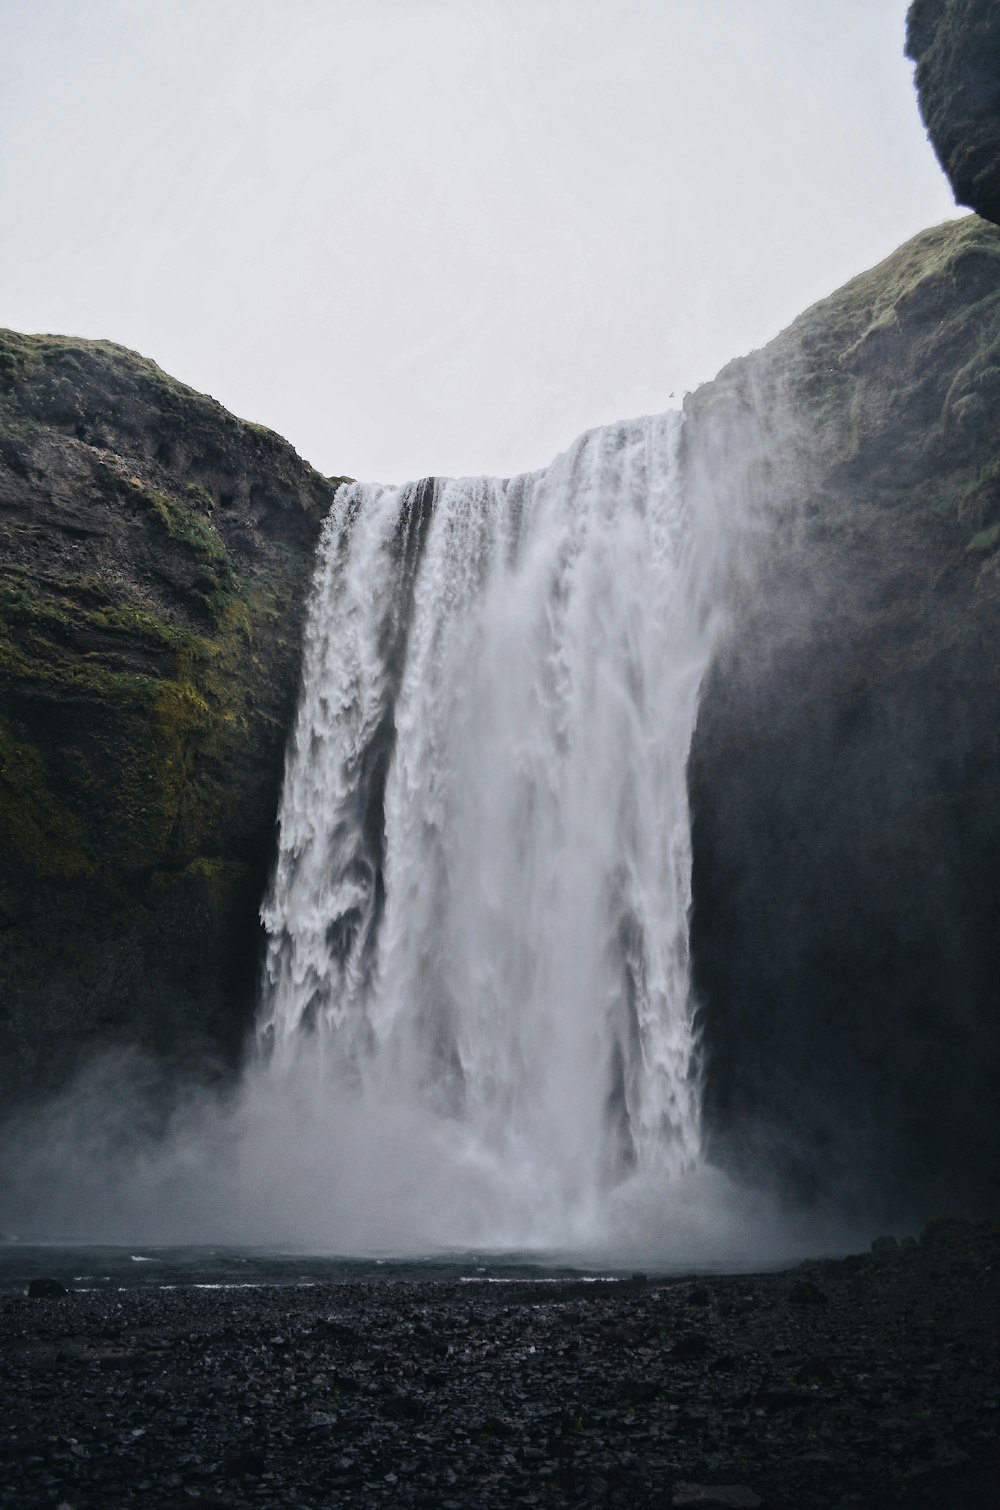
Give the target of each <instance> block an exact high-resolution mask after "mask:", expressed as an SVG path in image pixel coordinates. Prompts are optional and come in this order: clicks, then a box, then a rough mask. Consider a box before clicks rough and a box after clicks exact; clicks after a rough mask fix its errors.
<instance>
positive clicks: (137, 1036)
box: [0, 331, 335, 1099]
mask: <svg viewBox="0 0 1000 1510" xmlns="http://www.w3.org/2000/svg"><path fill="white" fill-rule="evenodd" d="M334 486H335V483H334V482H333V481H328V480H326V479H324V478H322V477H320V476H319V475H318V474H317V473H315V472H314V471H313V470H312V469H311V468H310V467H308V466H306V465H305V463H303V462H302V461H301V460H300V459H299V457H298V456H297V455H296V454H295V452H294V451H293V450H292V448H291V447H290V446H289V445H288V444H287V442H285V441H283V440H282V439H280V437H278V436H277V435H274V434H273V433H272V432H270V431H268V430H265V429H263V428H262V427H260V426H257V425H251V424H246V423H243V422H242V421H240V420H238V419H236V418H234V417H233V416H232V415H231V414H228V413H227V412H226V411H225V410H224V409H223V408H222V407H221V405H219V404H218V403H216V402H215V401H214V400H212V399H209V398H206V397H204V396H202V395H200V394H197V393H195V392H193V391H192V390H191V389H189V388H185V387H183V386H182V385H181V384H180V383H177V382H175V381H174V380H173V379H171V378H170V377H168V376H167V375H166V374H165V373H164V372H162V371H161V370H160V369H159V368H158V367H157V366H156V365H155V364H154V363H152V362H150V361H146V360H145V359H143V358H142V357H140V356H137V355H136V354H135V353H133V352H129V351H126V350H124V349H123V348H122V347H119V346H113V345H110V344H107V343H104V342H92V341H79V340H69V339H65V338H63V337H50V336H21V335H15V334H14V333H12V332H9V331H4V332H0V831H2V834H3V845H2V848H0V979H2V981H3V998H2V1005H0V1099H3V1098H6V1097H10V1096H12V1095H13V1096H15V1097H16V1095H17V1094H19V1093H20V1092H22V1091H24V1090H27V1089H29V1088H31V1089H37V1088H40V1087H42V1086H44V1085H46V1084H49V1083H54V1082H56V1081H58V1080H60V1079H61V1078H63V1077H64V1075H65V1074H66V1073H67V1072H68V1070H69V1069H70V1068H71V1067H72V1065H73V1064H74V1063H75V1062H76V1061H77V1060H78V1058H79V1057H80V1055H81V1053H83V1052H86V1051H87V1050H89V1049H92V1048H94V1047H97V1046H98V1045H100V1044H102V1043H104V1042H112V1041H113V1042H116V1043H122V1042H133V1043H135V1042H138V1043H140V1044H143V1045H145V1046H148V1047H149V1048H151V1049H153V1050H154V1051H169V1053H170V1054H171V1055H173V1056H177V1055H184V1054H186V1053H188V1052H191V1053H193V1054H195V1055H197V1056H198V1058H199V1059H204V1058H205V1056H206V1055H207V1056H208V1057H209V1058H211V1057H212V1056H215V1057H217V1058H220V1059H223V1060H224V1059H225V1058H226V1057H231V1056H233V1055H234V1054H235V1053H236V1051H237V1049H238V1046H239V1041H240V1038H241V1035H242V1034H243V1033H244V1032H245V1029H246V1024H247V1022H248V1020H249V1018H250V1014H251V1007H252V1000H253V993H254V986H255V972H256V968H257V958H258V950H257V943H258V939H257V933H258V923H257V907H258V905H259V899H260V896H261V893H262V890H263V887H264V884H265V879H266V874H267V870H268V866H269V864H270V859H271V849H272V840H273V825H274V818H275V812H276V806H277V798H278V791H279V787H280V780H281V769H282V759H283V750H284V744H285V739H286V734H287V730H288V727H289V722H290V718H291V714H292V712H293V709H294V703H295V696H296V688H297V682H298V674H299V670H298V668H299V643H300V634H301V628H302V617H303V610H304V603H305V597H306V591H307V585H308V580H309V575H310V569H311V562H312V552H313V547H314V544H315V541H316V538H317V535H318V532H319V528H320V525H321V522H322V519H323V517H324V515H325V513H326V510H327V508H328V506H329V501H330V498H331V496H332V493H333V489H334Z"/></svg>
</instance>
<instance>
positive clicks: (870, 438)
mask: <svg viewBox="0 0 1000 1510" xmlns="http://www.w3.org/2000/svg"><path fill="white" fill-rule="evenodd" d="M687 410H688V424H687V429H688V439H689V467H690V470H691V473H692V477H693V479H694V481H695V482H696V484H697V485H698V486H702V487H710V488H712V489H714V490H715V491H716V493H717V494H719V495H722V496H724V497H726V498H727V499H728V509H729V524H730V528H731V529H733V530H734V531H737V532H739V534H740V550H739V554H738V570H737V572H736V575H735V580H734V582H733V585H732V592H733V602H734V608H733V614H732V620H731V623H730V626H729V630H728V633H727V634H726V636H725V638H724V641H723V644H722V646H721V649H720V653H719V655H718V658H717V661H716V664H715V665H714V668H713V670H712V673H711V675H710V677H709V680H708V684H707V686H706V688H705V689H704V695H703V700H702V707H701V712H700V716H699V722H698V727H697V731H696V736H695V741H694V747H693V751H692V757H691V767H690V786H691V800H692V807H693V841H694V906H693V916H692V949H693V957H694V969H695V984H696V991H697V996H698V999H699V1002H700V1006H701V1022H702V1031H703V1041H704V1047H705V1055H706V1068H707V1081H706V1084H707V1104H706V1111H707V1117H708V1123H709V1128H710V1132H711V1135H712V1138H713V1142H714V1147H715V1149H716V1152H717V1154H718V1156H719V1157H721V1158H723V1159H725V1160H728V1161H730V1162H733V1163H736V1164H737V1165H743V1166H750V1167H760V1166H761V1165H762V1164H763V1166H764V1167H769V1168H772V1169H776V1170H777V1171H779V1172H780V1173H781V1174H782V1175H784V1176H786V1177H790V1178H791V1179H792V1180H793V1181H794V1183H795V1184H796V1185H797V1186H798V1188H799V1189H800V1190H802V1191H805V1192H808V1191H809V1190H810V1189H811V1188H814V1187H816V1188H819V1187H822V1188H823V1189H824V1190H829V1189H830V1188H831V1187H837V1188H839V1190H840V1191H841V1193H842V1194H844V1195H845V1196H849V1195H850V1193H851V1192H852V1190H856V1191H858V1192H861V1191H864V1192H865V1193H866V1195H868V1196H873V1195H874V1196H875V1198H876V1199H878V1198H880V1197H881V1198H883V1199H886V1200H888V1201H890V1202H891V1203H895V1206H896V1208H897V1209H899V1210H900V1211H901V1212H902V1213H903V1214H907V1213H912V1212H913V1211H918V1212H919V1211H921V1210H924V1211H926V1210H933V1209H954V1208H960V1207H965V1208H969V1209H974V1210H978V1209H982V1208H984V1207H985V1208H987V1209H990V1208H991V1207H992V1208H995V1204H996V1199H997V1194H998V1178H1000V1148H998V1136H997V1132H998V1130H997V1126H996V1113H995V1108H996V1104H997V1091H998V1088H1000V1023H998V1014H997V1011H996V1007H997V989H998V982H1000V879H998V878H1000V725H998V719H997V709H998V708H1000V654H998V645H1000V231H998V230H997V229H996V228H995V227H994V226H992V225H988V224H986V223H985V222H984V221H982V220H980V219H978V218H976V217H974V216H971V217H968V218H967V219H964V220H960V221H955V222H951V223H949V224H947V225H944V226H941V227H938V228H937V229H934V230H929V231H926V232H924V233H923V234H922V235H920V236H918V237H916V238H915V239H914V240H913V241H911V242H909V243H908V244H907V245H905V246H903V247H902V248H900V250H899V251H897V252H896V253H895V254H894V255H893V256H892V257H890V258H889V259H888V260H887V261H885V262H884V263H882V264H881V265H880V266H879V267H876V268H874V269H873V270H872V271H870V272H868V273H866V274H864V275H863V276H862V277H860V278H857V279H855V280H854V281H853V282H851V283H849V284H848V285H847V286H846V287H845V288H843V289H841V290H840V291H839V292H838V293H836V294H834V295H833V296H832V297H831V298H829V299H827V300H825V301H823V302H822V303H820V304H818V305H816V306H815V307H814V308H813V309H811V310H809V311H807V312H806V313H805V314H804V315H802V316H801V317H800V318H799V319H798V320H797V321H796V322H795V323H794V324H793V325H792V326H791V327H790V328H789V329H788V330H787V331H785V332H784V333H783V334H782V335H781V336H779V337H778V338H777V340H775V341H774V342H772V343H771V344H770V345H769V346H767V347H766V348H764V349H763V350H762V351H760V352H757V353H754V354H753V355H751V356H749V357H747V358H745V359H743V360H740V361H738V362H735V363H733V364H731V365H730V366H729V367H728V368H726V369H725V370H724V371H723V372H722V373H721V374H720V376H719V377H718V378H717V379H716V381H715V382H714V383H712V384H709V385H706V387H704V388H702V389H699V390H698V392H697V393H696V394H694V395H693V396H692V397H691V398H690V399H689V401H688V404H687Z"/></svg>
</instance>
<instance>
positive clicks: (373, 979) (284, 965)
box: [259, 413, 718, 1239]
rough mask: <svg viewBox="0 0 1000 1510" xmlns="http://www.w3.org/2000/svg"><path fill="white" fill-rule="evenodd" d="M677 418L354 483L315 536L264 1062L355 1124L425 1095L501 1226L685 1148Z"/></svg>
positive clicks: (683, 683) (414, 1105)
mask: <svg viewBox="0 0 1000 1510" xmlns="http://www.w3.org/2000/svg"><path fill="white" fill-rule="evenodd" d="M681 432H682V421H681V417H680V416H679V415H678V414H674V413H670V414H666V415H662V416H658V417H654V418H647V419H641V420H636V421H631V422H628V423H625V424H618V425H613V426H608V427H606V428H603V429H600V430H595V431H592V432H590V433H588V434H586V435H584V436H583V437H582V438H581V439H580V440H579V441H578V442H577V443H576V444H575V445H574V446H573V447H572V448H571V449H570V450H569V451H567V452H566V453H565V454H564V455H562V456H560V457H559V458H557V460H556V461H555V462H554V463H553V465H552V466H551V467H549V468H548V469H547V470H545V471H541V472H537V473H533V474H531V475H528V476H521V477H516V478H513V479H508V480H497V479H490V478H472V479H461V480H455V481H451V480H441V479H429V480H425V481H423V482H419V483H415V484H408V485H406V486H403V487H398V488H396V487H381V486H373V485H364V484H354V485H351V486H345V487H342V488H341V489H340V490H339V491H338V493H337V495H336V498H335V502H334V506H333V509H332V512H331V515H330V518H329V519H328V521H327V524H326V528H325V532H324V536H323V540H322V543H321V547H320V553H319V562H318V567H317V574H316V579H315V583H314V588H313V595H312V602H311V607H310V614H309V622H308V628H307V635H306V646H305V654H304V672H303V691H302V696H301V700H300V706H299V711H298V717H297V722H296V726H295V731H294V736H293V740H292V744H291V748H290V753H289V758H288V765H287V771H286V779H285V787H284V795H283V800H282V805H281V812H280V848H279V857H278V862H277V867H276V873H275V877H274V882H273V886H272V889H271V892H270V894H269V896H268V898H267V899H266V902H265V905H264V908H263V913H262V916H263V919H264V922H265V925H266V928H267V933H268V949H267V960H266V968H265V989H264V992H263V999H262V1005H261V1012H260V1019H259V1036H260V1042H261V1046H262V1051H263V1056H264V1058H265V1059H266V1061H267V1070H266V1074H267V1076H268V1077H269V1079H270V1080H271V1081H272V1083H273V1084H274V1085H275V1086H280V1085H281V1084H282V1083H283V1082H287V1084H288V1085H289V1087H292V1086H297V1085H300V1084H301V1081H302V1076H303V1074H305V1075H307V1076H309V1077H311V1084H312V1085H313V1088H314V1089H313V1093H314V1094H315V1093H317V1091H318V1093H319V1094H320V1095H321V1096H326V1097H328V1098H330V1099H331V1101H333V1102H335V1103H336V1104H337V1105H338V1107H339V1108H340V1112H341V1114H343V1112H344V1111H345V1109H347V1110H348V1111H349V1114H350V1117H351V1119H352V1120H353V1121H354V1122H355V1123H357V1122H358V1121H359V1120H360V1121H362V1122H363V1121H365V1120H367V1121H368V1122H369V1123H370V1125H371V1126H372V1127H373V1129H375V1128H377V1125H378V1123H379V1121H380V1119H381V1118H384V1119H387V1118H388V1117H389V1116H390V1115H393V1116H396V1115H400V1114H406V1113H410V1112H412V1113H413V1114H414V1115H415V1116H416V1115H419V1117H420V1119H421V1123H420V1125H421V1126H423V1127H424V1128H426V1129H431V1130H432V1131H431V1132H429V1133H428V1136H431V1137H432V1138H433V1140H434V1141H435V1144H436V1146H437V1147H438V1148H439V1150H440V1153H441V1161H440V1170H441V1171H444V1170H445V1169H446V1168H447V1167H449V1165H450V1166H455V1165H460V1166H461V1167H462V1168H463V1169H464V1170H465V1171H466V1172H468V1171H469V1170H470V1169H471V1170H474V1171H475V1172H476V1180H477V1181H478V1182H481V1193H482V1192H488V1196H487V1197H486V1202H487V1204H488V1205H489V1206H490V1207H491V1209H492V1210H493V1213H494V1215H495V1217H496V1220H497V1224H498V1227H497V1230H498V1232H507V1233H509V1232H510V1231H511V1223H512V1222H513V1224H514V1226H515V1227H516V1226H517V1221H516V1218H515V1216H514V1213H515V1211H516V1212H519V1213H521V1214H522V1215H523V1214H524V1213H525V1212H530V1213H532V1216H533V1224H532V1226H531V1230H530V1232H528V1233H527V1234H526V1233H525V1232H524V1231H523V1230H521V1228H517V1236H518V1238H521V1239H523V1238H524V1237H525V1236H526V1235H527V1236H529V1237H537V1235H538V1227H537V1222H538V1219H539V1218H540V1217H541V1216H542V1215H543V1214H544V1216H545V1218H546V1222H547V1223H548V1225H547V1226H546V1229H545V1230H546V1232H547V1233H549V1235H553V1236H559V1237H562V1238H564V1239H565V1238H567V1237H569V1236H570V1235H571V1233H572V1231H574V1230H575V1224H576V1223H577V1219H578V1218H579V1217H580V1216H581V1214H582V1213H589V1214H591V1215H592V1214H593V1212H594V1211H595V1210H596V1209H598V1208H599V1207H600V1205H601V1203H602V1201H603V1200H604V1197H605V1195H606V1193H607V1192H608V1191H609V1190H612V1189H614V1188H615V1187H616V1186H618V1185H620V1184H621V1183H622V1182H623V1181H627V1180H628V1179H630V1178H632V1177H636V1176H638V1177H641V1178H643V1179H648V1178H650V1177H653V1178H655V1179H657V1180H669V1179H670V1178H673V1177H675V1176H678V1175H680V1174H681V1173H683V1172H684V1171H685V1170H689V1169H691V1167H692V1166H693V1165H695V1164H696V1163H697V1161H698V1158H699V1150H700V1127H699V1094H698V1065H697V1053H696V1033H695V1027H694V1017H693V1006H692V1001H691V992H690V982H689V961H688V912H689V906H690V896H691V889H690V888H691V881H690V876H691V850H690V824H689V818H688V805H687V789H686V762H687V757H688V751H689V747H690V742H691V735H692V730H693V727H694V720H695V714H696V708H697V698H698V688H699V683H700V680H701V677H702V674H703V671H704V669H705V667H706V664H707V661H708V658H709V655H710V652H711V648H712V643H713V635H714V629H715V625H716V620H717V613H716V611H715V607H714V603H713V598H714V596H715V595H716V594H715V591H714V587H715V584H716V581H717V571H716V558H717V556H718V549H717V545H716V541H717V539H718V534H717V532H716V531H715V530H714V529H713V521H712V520H711V519H710V518H709V517H707V515H706V513H705V511H704V510H700V511H699V510H695V509H694V508H692V506H691V502H690V498H689V497H688V496H687V495H686V492H685V489H684V488H683V487H682V485H681V468H680V464H679V450H680V440H681ZM292 1093H293V1092H291V1090H290V1094H292ZM402 1152H403V1150H401V1154H402ZM433 1165H434V1161H433V1160H432V1161H431V1166H432V1167H433ZM424 1167H426V1166H424ZM441 1178H446V1176H445V1175H444V1174H443V1173H441ZM427 1196H428V1199H432V1191H430V1190H428V1192H427ZM471 1235H472V1236H474V1235H475V1234H471ZM493 1235H494V1237H495V1236H496V1234H495V1233H494V1234H493Z"/></svg>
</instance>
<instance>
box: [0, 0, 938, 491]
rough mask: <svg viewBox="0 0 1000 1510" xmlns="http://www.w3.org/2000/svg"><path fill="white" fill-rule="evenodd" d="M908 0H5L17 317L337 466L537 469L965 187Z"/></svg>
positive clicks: (694, 372) (330, 468)
mask: <svg viewBox="0 0 1000 1510" xmlns="http://www.w3.org/2000/svg"><path fill="white" fill-rule="evenodd" d="M906 8H907V3H906V0H86V3H84V0H0V206H2V213H0V325H7V326H12V327H13V328H14V329H17V330H23V331H58V332H63V333H66V334H73V335H82V336H93V337H103V338H106V339H109V340H114V341H118V342H120V343H121V344H123V345H125V346H130V347H132V348H134V349H135V350H138V351H140V352H142V353H143V354H144V355H146V356H150V357H153V358H154V360H156V361H157V362H159V364H160V365H161V366H162V367H164V368H166V369H167V371H169V372H171V373H173V374H174V376H176V377H178V378H180V379H181V380H182V381H184V382H186V383H189V384H190V385H191V386H192V387H195V388H198V389H201V390H202V391H204V392H207V393H211V394H213V395H214V396H215V397H216V398H218V399H220V400H221V402H222V403H224V404H225V405H226V406H227V407H228V408H230V409H232V410H234V411H235V412H236V413H237V414H240V415H242V416H243V417H244V418H247V419H252V420H257V421H259V422H261V423H263V424H267V425H270V426H271V427H273V428H274V429H276V430H278V431H280V432H281V433H282V434H283V435H286V436H287V437H288V438H289V440H291V441H292V443H293V444H294V445H295V446H296V448H297V449H298V450H299V452H300V453H301V454H302V455H303V456H304V457H306V458H307V460H309V461H311V462H312V463H313V465H315V466H317V467H319V468H320V470H321V471H323V472H325V473H329V474H342V473H347V474H349V475H352V476H355V477H359V478H362V479H365V480H380V481H401V480H403V479H404V478H407V477H414V476H420V475H423V474H426V473H430V472H437V473H451V474H461V473H482V472H487V473H503V474H506V473H510V472H516V471H523V470H527V469H530V468H534V467H537V466H540V465H543V464H545V463H547V462H548V461H550V460H551V459H552V457H553V456H554V455H555V454H556V453H557V452H558V451H561V450H564V449H565V448H566V446H567V445H568V444H569V443H570V442H571V441H572V440H573V439H574V437H575V436H576V435H577V434H578V433H579V432H581V431H582V430H584V429H587V428H589V427H590V426H592V425H595V424H601V423H604V422H606V421H610V420H614V419H620V418H624V417H627V416H630V415H634V414H641V413H650V412H657V411H659V410H662V409H664V408H666V407H668V406H670V404H671V402H673V403H677V402H679V400H680V399H681V397H682V395H683V393H684V391H685V390H686V389H689V388H693V387H696V386H697V384H698V383H700V382H703V381H705V380H706V379H708V378H710V377H712V376H713V375H714V374H715V372H716V371H717V370H718V369H719V368H720V367H721V366H722V365H723V364H724V363H725V362H726V361H728V360H729V358H731V357H734V356H737V355H740V354H741V353H743V352H746V351H748V350H750V349H752V348H753V347H756V346H760V345H762V344H763V343H764V342H765V341H767V340H768V339H770V337H772V336H773V335H775V334H776V333H777V332H778V331H779V330H780V329H781V328H782V327H783V326H785V325H787V324H788V323H789V321H790V320H791V319H793V318H794V316H795V315H796V314H798V313H799V312H800V311H801V310H802V309H804V308H805V307H806V306H808V305H809V304H811V303H813V302H814V301H815V300H817V299H819V298H822V297H823V296H824V295H825V294H827V293H830V292H832V291H833V290H834V289H835V288H836V287H838V285H840V284H841V283H843V282H845V281H846V280H847V279H848V278H850V277H852V276H854V274H856V273H859V272H861V271H863V270H864V269H865V268H866V267H869V266H871V265H872V264H873V263H875V262H877V261H879V260H880V259H881V258H882V257H884V256H887V255H888V253H889V252H891V251H892V250H893V249H894V248H895V247H896V246H898V245H899V244H900V242H902V241H904V240H906V239H907V238H908V237H910V236H912V235H914V234H915V233H916V232H917V231H919V230H922V229H923V228H924V227H925V226H928V225H933V224H935V223H937V222H938V221H941V220H944V219H946V218H947V217H949V216H950V215H953V214H955V213H956V211H955V207H954V205H953V203H952V197H951V193H950V190H949V188H948V185H947V183H946V181H945V179H944V176H943V175H942V173H941V171H940V169H939V168H938V166H937V163H936V161H935V158H934V155H933V153H932V151H931V148H930V146H929V144H928V143H927V140H926V138H925V136H924V131H923V127H922V125H921V122H920V118H919V114H918V111H917V104H916V98H915V95H914V92H913V86H912V78H911V67H910V65H909V64H908V63H907V62H906V60H905V59H904V57H903V39H904V17H905V13H906ZM671 395H675V397H674V398H673V400H672V399H671Z"/></svg>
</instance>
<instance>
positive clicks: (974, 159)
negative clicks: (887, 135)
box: [906, 0, 1000, 224]
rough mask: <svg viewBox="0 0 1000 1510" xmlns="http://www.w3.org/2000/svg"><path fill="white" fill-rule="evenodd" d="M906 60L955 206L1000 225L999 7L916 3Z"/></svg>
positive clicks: (978, 1) (985, 2)
mask: <svg viewBox="0 0 1000 1510" xmlns="http://www.w3.org/2000/svg"><path fill="white" fill-rule="evenodd" d="M906 55H907V57H908V58H912V59H913V61H914V63H916V65H917V69H916V85H917V94H918V96H919V99H920V113H921V115H922V116H923V118H924V125H925V126H926V127H927V134H928V136H929V137H930V139H931V143H932V145H933V147H934V150H935V152H936V153H937V155H938V160H939V161H940V163H941V166H942V167H943V168H944V171H945V173H947V175H948V177H949V179H950V180H951V186H952V189H953V190H954V192H955V198H956V200H957V201H958V203H959V204H963V205H968V206H969V208H970V209H973V210H976V211H977V212H978V213H979V214H980V215H982V216H984V217H985V218H986V219H987V220H992V221H994V222H996V223H997V224H1000V7H998V6H997V5H996V4H995V3H994V0H914V3H913V5H911V6H910V10H909V13H908V15H907V18H906Z"/></svg>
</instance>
